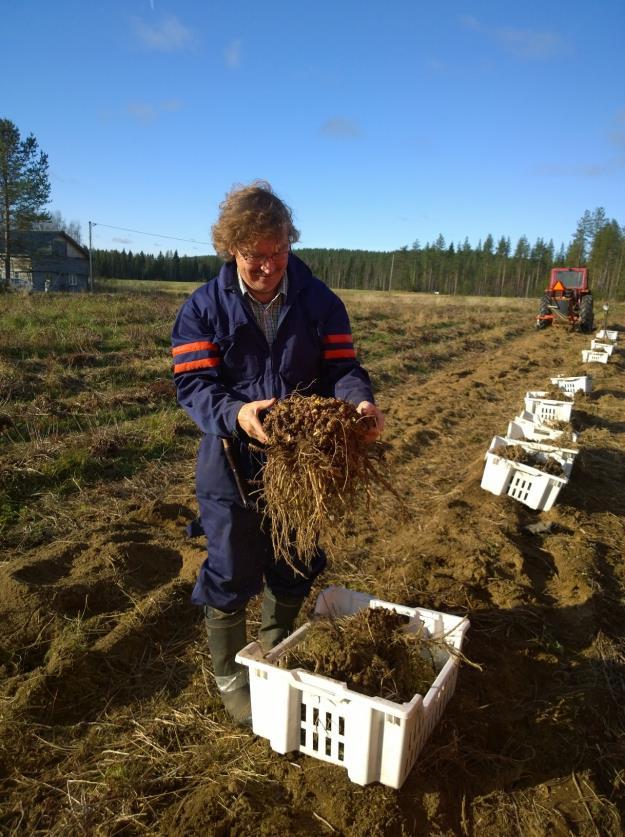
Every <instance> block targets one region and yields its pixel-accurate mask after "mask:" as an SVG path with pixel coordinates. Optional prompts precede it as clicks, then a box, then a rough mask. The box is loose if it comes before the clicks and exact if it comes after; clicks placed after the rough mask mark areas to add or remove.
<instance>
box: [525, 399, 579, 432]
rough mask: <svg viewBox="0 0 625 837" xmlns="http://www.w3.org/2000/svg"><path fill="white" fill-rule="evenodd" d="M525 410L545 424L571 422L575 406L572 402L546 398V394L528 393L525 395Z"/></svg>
mask: <svg viewBox="0 0 625 837" xmlns="http://www.w3.org/2000/svg"><path fill="white" fill-rule="evenodd" d="M563 394H566V393H563ZM569 397H570V395H569ZM525 409H526V411H527V412H528V413H532V415H534V416H535V417H536V420H537V421H539V422H542V423H543V424H544V423H545V422H548V421H570V420H571V412H572V411H573V404H572V403H571V402H570V401H556V400H554V399H552V398H546V397H545V393H539V392H528V393H526V395H525Z"/></svg>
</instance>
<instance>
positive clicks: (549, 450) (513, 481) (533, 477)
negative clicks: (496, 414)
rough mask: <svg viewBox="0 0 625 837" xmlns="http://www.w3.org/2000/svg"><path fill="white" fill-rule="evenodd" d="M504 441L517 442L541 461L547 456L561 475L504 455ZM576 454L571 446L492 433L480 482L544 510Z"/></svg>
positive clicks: (567, 473)
mask: <svg viewBox="0 0 625 837" xmlns="http://www.w3.org/2000/svg"><path fill="white" fill-rule="evenodd" d="M508 445H521V447H523V448H525V449H526V450H531V451H534V452H535V453H536V454H537V455H538V456H539V458H542V460H543V461H544V459H546V457H547V456H551V457H552V458H554V459H556V461H557V462H558V463H559V464H560V466H561V467H562V469H563V471H564V475H563V476H561V477H559V476H555V475H554V474H547V473H545V472H544V471H541V470H540V469H538V468H534V467H532V466H531V465H524V464H523V463H522V462H515V461H514V460H511V459H506V456H505V448H506V447H507V446H508ZM576 455H577V451H574V450H567V449H565V448H553V447H550V446H548V445H541V444H537V443H531V442H520V441H518V440H517V439H510V438H508V437H506V436H495V437H494V438H493V441H492V442H491V445H490V448H489V449H488V451H487V453H486V457H485V459H486V465H485V466H484V473H483V474H482V483H481V485H482V488H484V489H485V490H486V491H490V492H491V494H495V495H497V496H498V497H500V496H502V495H504V494H507V495H508V497H512V499H513V500H518V501H519V502H520V503H523V504H524V505H526V506H529V508H531V509H537V510H540V511H548V510H549V509H550V508H551V507H552V506H553V504H554V503H555V501H556V499H557V497H558V494H559V493H560V490H561V489H562V487H563V486H565V485H566V484H567V482H568V478H569V475H570V473H571V469H572V467H573V462H574V460H575V456H576Z"/></svg>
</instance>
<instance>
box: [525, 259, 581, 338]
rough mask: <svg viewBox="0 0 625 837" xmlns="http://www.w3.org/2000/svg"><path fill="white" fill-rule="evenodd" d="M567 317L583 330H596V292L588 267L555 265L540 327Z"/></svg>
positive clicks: (538, 320) (541, 307)
mask: <svg viewBox="0 0 625 837" xmlns="http://www.w3.org/2000/svg"><path fill="white" fill-rule="evenodd" d="M558 320H563V321H564V322H568V323H569V324H570V325H571V328H577V327H578V328H579V330H580V331H584V332H589V331H592V330H593V326H594V314H593V308H592V294H591V293H590V289H589V288H588V268H587V267H554V268H553V270H552V271H551V277H550V279H549V287H548V288H547V289H546V291H545V295H544V296H543V298H542V299H541V301H540V305H539V307H538V316H537V317H536V328H547V326H550V325H552V323H554V322H555V321H558Z"/></svg>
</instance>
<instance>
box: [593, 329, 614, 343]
mask: <svg viewBox="0 0 625 837" xmlns="http://www.w3.org/2000/svg"><path fill="white" fill-rule="evenodd" d="M596 337H598V338H599V340H601V339H603V340H618V331H610V330H609V329H606V328H602V329H601V330H600V331H598V332H597V334H596Z"/></svg>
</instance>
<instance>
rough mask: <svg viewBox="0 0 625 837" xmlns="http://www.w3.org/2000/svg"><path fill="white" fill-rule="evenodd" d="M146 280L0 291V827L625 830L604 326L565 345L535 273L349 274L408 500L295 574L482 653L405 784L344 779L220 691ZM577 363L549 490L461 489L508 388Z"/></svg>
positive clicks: (618, 563) (613, 386)
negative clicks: (468, 283) (528, 494)
mask: <svg viewBox="0 0 625 837" xmlns="http://www.w3.org/2000/svg"><path fill="white" fill-rule="evenodd" d="M148 284H149V285H153V283H138V285H139V287H136V288H133V289H132V290H130V289H129V287H128V284H127V283H126V282H124V283H123V286H121V285H120V286H116V284H115V283H113V284H107V286H106V288H107V290H106V292H99V293H96V294H93V295H84V296H83V295H80V296H79V295H74V296H64V295H55V294H50V295H40V296H37V295H31V296H27V297H18V296H5V297H0V318H1V322H2V329H1V331H0V431H1V434H2V435H1V439H0V475H1V483H0V537H1V538H2V543H3V554H2V560H1V562H0V613H1V614H2V620H3V631H2V636H1V637H0V675H1V679H0V713H1V715H0V833H3V834H4V833H6V834H29V835H32V834H36V835H39V834H41V835H43V834H46V835H48V834H52V835H67V834H102V835H109V834H111V835H112V834H124V835H135V834H136V835H139V834H146V833H149V834H174V833H177V834H184V835H194V834H197V835H206V834H210V835H213V834H214V835H229V834H236V835H258V834H262V835H284V834H294V835H300V834H302V835H309V834H310V835H313V834H315V835H316V834H332V833H334V834H343V835H355V837H360V835H362V837H364V835H367V837H372V835H384V836H385V837H386V835H391V836H392V837H395V835H397V836H398V837H399V835H412V834H433V835H449V837H451V835H458V834H460V835H476V837H477V835H479V836H480V837H482V835H486V837H500V835H503V834H505V835H519V837H521V835H522V837H526V836H527V835H536V837H538V836H539V835H546V834H549V835H553V836H554V837H559V835H563V837H564V835H570V834H575V835H593V836H595V837H596V835H599V834H600V835H604V834H605V835H614V837H616V835H621V834H622V833H623V820H622V812H623V807H622V806H623V800H624V798H625V770H624V768H623V765H624V764H625V732H624V730H625V717H624V714H623V699H622V695H623V694H625V642H624V640H623V626H624V625H625V589H624V585H625V569H624V566H623V560H622V544H623V542H624V537H625V523H624V520H625V497H624V494H623V489H622V486H623V484H625V421H624V418H623V399H625V383H624V379H623V374H624V372H625V356H624V355H623V353H622V352H623V350H622V349H621V350H618V349H617V351H616V352H615V354H614V355H613V357H612V358H611V359H610V362H609V363H608V364H605V365H603V364H594V365H592V367H589V366H583V365H582V364H581V350H582V349H583V348H587V347H588V346H589V337H588V335H581V334H578V333H570V332H569V331H568V329H566V328H553V329H547V330H545V331H544V332H536V331H535V330H534V328H533V319H534V316H535V310H536V302H535V300H510V299H492V300H487V299H482V298H470V299H464V298H453V297H443V296H426V295H410V294H383V293H358V292H345V293H342V294H341V295H342V296H343V298H344V299H345V301H346V304H347V306H348V309H349V311H350V315H351V319H352V325H353V330H354V335H355V341H356V344H357V347H358V352H359V356H360V357H361V360H362V361H363V362H364V363H365V365H366V366H367V368H368V369H369V371H370V373H371V376H372V379H373V382H374V385H375V388H376V391H377V393H378V401H379V404H380V406H381V407H382V409H383V410H384V411H385V413H386V415H387V429H386V431H385V440H386V441H387V443H388V447H389V453H388V467H389V469H390V471H391V474H392V479H393V484H394V486H395V488H396V489H397V490H398V491H399V493H400V494H401V495H402V497H403V499H404V502H405V504H406V506H407V508H408V516H407V519H406V520H403V521H399V520H398V514H397V508H396V506H395V504H394V501H393V498H392V497H390V496H388V495H386V494H385V493H384V492H383V491H382V490H381V491H380V496H379V498H377V502H376V503H375V504H374V507H373V508H370V509H368V510H366V509H355V510H354V513H353V515H352V517H351V518H350V520H349V521H347V523H346V525H345V527H343V529H341V530H339V529H337V530H335V531H331V532H328V533H327V535H326V546H327V547H328V549H329V553H330V564H329V568H328V570H327V572H326V574H325V576H324V577H323V578H322V579H320V580H319V583H318V584H317V586H316V588H315V591H314V594H315V595H316V594H317V593H318V592H319V591H320V590H321V589H322V588H323V587H325V586H328V585H330V584H340V585H344V586H347V587H351V588H353V589H357V590H362V591H365V592H368V593H372V594H374V595H376V596H379V597H380V598H383V599H385V600H387V601H392V602H398V603H402V604H406V605H409V606H424V607H429V608H433V609H435V610H441V611H444V612H447V613H455V614H459V615H467V616H468V617H469V619H470V621H471V627H470V629H469V633H468V642H467V647H466V653H467V655H468V657H469V658H470V659H471V660H472V661H473V662H474V663H475V664H476V665H477V666H479V668H475V667H471V666H468V665H467V666H463V667H462V668H461V671H460V676H459V680H458V686H457V689H456V693H455V695H454V697H453V698H452V701H451V703H450V704H449V706H448V708H447V709H446V711H445V714H444V716H443V718H442V720H441V722H440V723H439V725H438V726H437V728H436V729H435V731H434V733H433V734H432V736H431V737H430V739H429V740H428V742H427V744H426V746H425V748H424V750H423V752H422V753H421V755H420V757H419V759H418V761H417V764H416V766H415V768H414V770H413V771H412V773H411V774H410V776H409V777H408V780H407V781H406V783H405V785H404V786H403V787H402V789H401V790H400V791H394V790H391V789H389V788H387V787H384V786H381V785H370V786H367V787H364V788H363V787H360V786H357V785H354V784H352V783H350V782H349V780H348V778H347V776H346V773H345V770H344V769H343V768H342V767H340V766H336V765H332V764H327V763H323V762H320V761H318V760H317V759H313V758H310V757H308V756H304V755H302V754H300V753H295V754H290V755H288V756H281V755H278V754H276V753H274V752H273V751H272V750H271V747H270V746H269V744H268V742H267V741H266V740H265V739H263V738H259V737H257V736H254V735H253V734H252V733H251V732H248V731H246V730H240V729H238V728H234V727H232V726H231V725H230V724H229V722H228V719H227V717H226V715H225V713H224V712H223V710H222V708H221V705H220V701H219V698H218V695H217V691H216V688H215V686H214V683H213V682H212V679H211V671H210V658H209V656H208V652H207V648H206V645H205V642H204V633H203V630H204V629H203V625H202V620H201V614H200V613H199V612H198V611H197V610H196V609H195V608H193V606H191V605H190V603H189V595H190V591H191V587H192V584H193V581H194V578H195V575H196V572H197V569H198V567H199V564H200V563H201V561H202V560H203V558H204V547H203V544H202V543H201V541H199V540H189V539H187V538H186V537H185V534H184V526H185V524H186V523H187V522H188V521H189V520H190V519H192V518H193V516H194V515H195V511H196V505H195V499H194V486H193V479H194V476H193V474H194V458H195V452H196V450H197V445H198V441H199V431H197V429H196V428H195V426H194V425H193V424H192V422H191V421H190V420H189V419H188V418H187V417H186V416H185V414H184V413H183V412H182V411H181V410H180V408H179V407H178V406H177V405H176V402H175V394H174V389H173V385H172V381H171V361H170V353H169V338H170V332H171V327H172V323H173V320H174V317H175V314H176V311H177V309H178V307H179V305H180V304H181V302H182V300H183V299H184V297H185V295H186V294H187V293H188V292H189V291H190V290H192V288H193V286H188V287H187V286H186V285H184V286H182V287H181V286H180V285H179V284H177V283H176V284H175V287H168V286H167V285H172V284H174V283H162V284H161V283H159V284H158V287H156V288H154V287H152V289H151V292H150V293H145V292H142V291H145V290H146V287H147V285H148ZM608 327H610V328H619V329H620V330H621V331H622V332H625V305H624V304H619V305H614V306H613V307H612V310H611V311H610V320H609V322H608ZM589 371H591V372H592V375H593V391H592V393H591V394H590V395H588V396H578V397H577V398H576V400H575V404H574V418H573V424H574V428H575V429H576V430H577V431H578V432H579V434H580V435H579V443H578V444H579V454H578V457H577V460H576V464H575V467H574V471H573V474H572V477H571V480H570V483H569V485H567V486H566V488H565V489H564V490H563V492H562V494H561V496H560V497H559V499H558V502H557V504H556V506H554V508H553V509H552V510H551V511H549V512H543V513H540V512H534V511H532V510H530V509H528V508H527V507H525V506H523V505H521V504H519V503H517V502H515V501H514V500H512V499H510V498H508V497H495V496H494V495H492V494H490V493H488V492H486V491H484V490H483V489H481V487H480V479H481V475H482V471H483V465H484V453H485V451H486V449H487V448H488V445H489V443H490V440H491V439H492V437H493V436H494V435H495V434H496V433H498V434H502V433H503V432H505V429H506V427H507V424H508V421H509V420H510V419H512V418H513V416H514V415H516V414H517V413H518V412H519V411H520V410H521V409H522V407H523V396H524V394H525V392H526V391H527V390H531V389H540V388H541V387H544V386H546V385H547V384H548V381H549V378H550V376H551V375H553V374H556V373H558V372H563V373H565V374H568V375H575V374H586V373H588V372H589ZM536 524H541V525H540V526H539V527H538V528H536ZM528 527H534V528H533V529H532V528H528ZM313 603H314V596H313V597H312V599H311V605H312V604H313ZM306 616H307V613H304V614H302V619H304V618H306ZM258 618H259V603H258V602H257V601H253V602H252V603H251V606H250V610H249V625H250V634H251V636H252V637H253V636H254V635H255V631H256V629H257V627H258Z"/></svg>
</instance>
